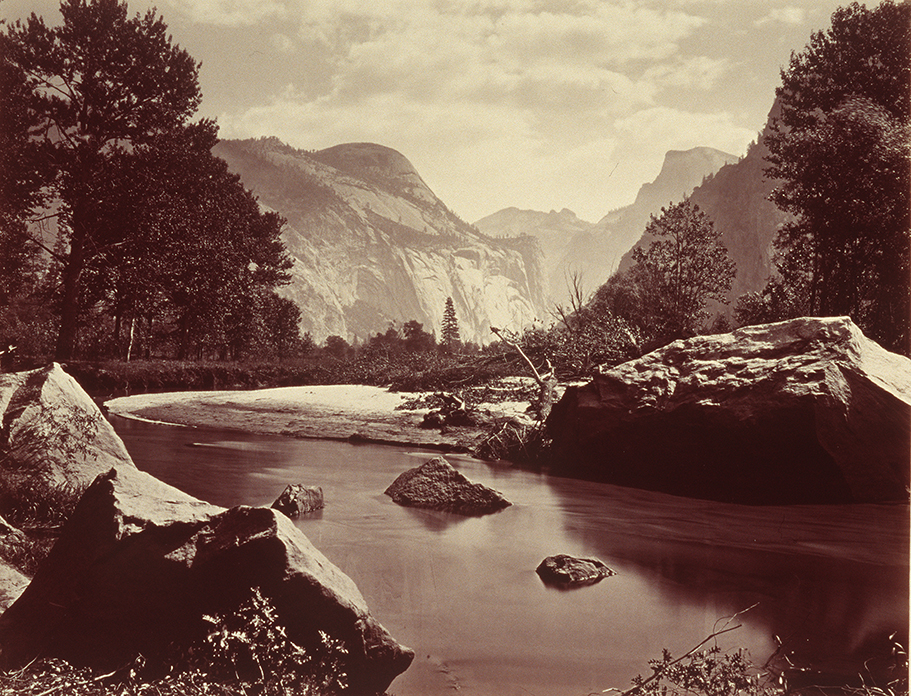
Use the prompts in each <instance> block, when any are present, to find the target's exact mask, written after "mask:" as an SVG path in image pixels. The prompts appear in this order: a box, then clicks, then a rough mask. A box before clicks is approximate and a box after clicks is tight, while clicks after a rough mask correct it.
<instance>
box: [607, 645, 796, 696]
mask: <svg viewBox="0 0 911 696" xmlns="http://www.w3.org/2000/svg"><path fill="white" fill-rule="evenodd" d="M649 665H650V666H651V668H652V671H653V676H655V677H656V678H655V679H654V680H648V679H645V678H643V677H642V676H638V677H636V678H635V679H633V689H631V690H629V691H627V692H625V693H626V694H627V695H628V696H682V695H683V694H703V695H704V696H777V695H778V694H783V693H784V692H785V690H784V687H783V685H782V683H781V682H780V681H779V680H778V679H777V677H776V676H775V675H772V674H769V673H768V672H766V671H764V670H762V669H759V668H757V667H756V666H755V665H753V663H752V661H751V660H750V658H749V655H748V654H747V653H746V651H744V650H743V649H742V648H741V649H737V650H733V651H729V652H724V651H722V650H721V648H720V647H718V646H717V645H712V646H711V647H709V648H708V649H705V650H698V651H695V652H692V651H691V652H689V653H687V654H686V655H684V656H683V659H680V658H678V659H675V658H674V657H673V656H672V655H671V653H670V652H668V651H667V650H664V651H663V654H662V656H661V659H660V660H649Z"/></svg>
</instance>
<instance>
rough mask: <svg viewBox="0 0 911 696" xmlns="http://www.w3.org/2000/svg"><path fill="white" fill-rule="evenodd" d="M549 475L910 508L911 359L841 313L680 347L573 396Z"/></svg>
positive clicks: (746, 498) (758, 498) (559, 419)
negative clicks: (868, 334) (902, 504)
mask: <svg viewBox="0 0 911 696" xmlns="http://www.w3.org/2000/svg"><path fill="white" fill-rule="evenodd" d="M547 427H548V430H549V432H550V434H551V436H552V437H553V441H554V454H555V458H554V462H555V463H554V467H553V468H554V473H558V474H561V473H562V474H570V475H576V476H581V477H585V478H591V479H596V480H602V481H609V482H612V483H617V484H620V485H626V486H634V487H639V488H646V489H650V490H658V491H664V492H668V493H674V494H677V495H686V496H692V497H699V498H708V499H714V500H722V501H728V502H740V503H752V504H786V503H827V502H882V501H894V500H907V498H908V484H909V457H911V435H909V430H911V360H909V359H908V358H905V357H903V356H900V355H896V354H894V353H890V352H888V351H886V350H885V349H883V348H881V347H880V346H879V345H877V344H876V343H874V342H872V341H870V340H869V339H867V338H866V337H865V336H864V335H863V334H862V333H861V332H860V330H859V329H858V328H857V327H856V326H855V325H854V324H853V323H852V322H851V321H850V319H848V318H846V317H833V318H825V319H818V318H799V319H793V320H789V321H785V322H780V323H776V324H768V325H762V326H753V327H746V328H742V329H738V330H737V331H735V332H733V333H730V334H723V335H717V336H700V337H696V338H693V339H689V340H685V341H675V342H674V343H671V344H669V345H667V346H665V347H664V348H661V349H659V350H657V351H654V352H653V353H650V354H648V355H646V356H643V357H642V358H639V359H637V360H632V361H630V362H627V363H624V364H622V365H619V366H617V367H615V368H612V369H609V370H604V371H603V372H601V373H600V374H598V375H596V376H595V378H594V379H593V380H592V381H591V382H589V383H588V384H587V385H585V386H582V387H571V388H568V389H567V390H566V393H565V394H564V396H563V398H562V399H561V401H560V402H559V403H558V404H557V405H556V406H555V407H554V409H553V411H552V413H551V416H550V418H549V419H548V422H547Z"/></svg>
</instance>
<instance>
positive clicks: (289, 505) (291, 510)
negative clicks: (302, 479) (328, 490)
mask: <svg viewBox="0 0 911 696" xmlns="http://www.w3.org/2000/svg"><path fill="white" fill-rule="evenodd" d="M324 507H325V502H324V500H323V489H322V488H320V487H319V486H305V485H303V484H302V483H292V484H290V485H289V486H288V487H287V488H285V490H283V491H282V494H281V495H280V496H278V498H276V500H275V502H274V503H272V509H273V510H278V511H279V512H281V513H283V514H284V515H285V516H286V517H288V518H289V519H292V520H295V519H297V518H298V517H300V516H301V515H305V514H306V513H308V512H313V511H314V510H322V509H323V508H324Z"/></svg>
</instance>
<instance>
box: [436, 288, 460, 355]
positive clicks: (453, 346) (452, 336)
mask: <svg viewBox="0 0 911 696" xmlns="http://www.w3.org/2000/svg"><path fill="white" fill-rule="evenodd" d="M440 342H441V344H442V346H443V347H444V348H445V349H446V350H449V351H454V350H457V349H458V348H459V346H460V345H461V342H462V341H461V339H460V338H459V320H458V319H456V313H455V305H453V303H452V298H451V297H447V298H446V308H445V309H444V310H443V328H442V331H441V333H440Z"/></svg>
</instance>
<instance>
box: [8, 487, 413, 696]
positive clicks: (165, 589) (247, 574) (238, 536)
mask: <svg viewBox="0 0 911 696" xmlns="http://www.w3.org/2000/svg"><path fill="white" fill-rule="evenodd" d="M251 588H259V589H260V591H261V592H262V594H263V595H264V596H265V597H267V598H269V599H270V600H271V601H272V603H273V604H274V606H275V607H276V609H277V611H278V620H279V622H280V623H282V624H283V625H284V626H286V628H287V631H288V635H289V637H290V638H291V639H292V640H294V641H295V642H297V643H299V644H301V645H303V646H304V647H305V648H306V647H307V646H310V645H315V644H316V642H317V641H318V640H319V631H323V632H325V633H326V634H328V635H329V636H330V637H331V638H334V639H336V640H340V641H342V642H343V643H344V645H345V647H346V649H347V651H348V654H347V656H346V658H345V664H344V665H343V667H344V669H345V671H346V672H347V674H348V675H349V684H350V690H351V692H353V693H375V692H382V691H384V690H385V689H386V688H387V687H388V686H389V684H390V682H391V681H392V680H393V679H394V678H395V677H396V676H397V675H398V674H400V673H401V672H403V671H404V670H405V669H406V668H407V667H408V665H409V664H410V663H411V660H412V658H413V653H412V652H411V651H410V650H409V649H407V648H404V647H402V646H401V645H399V644H398V643H397V642H396V641H395V640H393V639H392V637H391V636H390V635H389V634H388V633H387V632H386V631H385V629H383V627H382V626H380V625H379V624H378V623H377V622H376V621H375V620H374V619H373V618H372V617H371V616H370V614H369V613H368V610H367V606H366V604H365V602H364V599H363V597H362V596H361V594H360V592H359V591H358V589H357V587H356V586H355V585H354V582H353V581H352V580H351V579H350V578H348V577H347V576H346V575H344V574H343V573H342V572H341V571H340V570H339V569H338V568H336V567H335V566H334V565H332V563H330V562H329V561H328V560H327V559H326V558H325V557H324V556H323V555H322V554H321V553H320V552H319V551H318V550H316V549H315V548H314V547H313V546H312V545H311V544H310V542H309V541H308V540H307V538H306V537H305V536H304V535H303V533H302V532H300V531H299V530H298V529H297V528H296V527H295V526H294V524H293V523H292V522H291V521H290V520H289V519H288V518H287V517H285V516H284V515H282V514H280V513H279V512H277V511H275V510H272V509H269V508H252V507H237V508H232V509H230V510H224V509H222V508H218V507H215V506H213V505H209V504H208V503H204V502H202V501H199V500H196V499H194V498H192V497H190V496H188V495H186V494H185V493H182V492H181V491H179V490H177V489H175V488H172V487H171V486H168V485H166V484H164V483H162V482H160V481H158V480H157V479H155V478H154V477H152V476H149V475H148V474H145V473H143V472H140V471H138V470H135V469H134V470H132V471H129V470H124V469H120V470H117V469H112V470H111V471H110V472H108V473H106V474H104V475H102V476H100V477H99V478H98V479H97V480H96V481H95V482H94V483H93V484H92V485H91V486H90V487H89V489H88V490H87V491H86V493H85V495H84V496H83V497H82V499H81V501H80V502H79V505H78V506H77V508H76V510H75V512H74V513H73V515H72V516H71V517H70V520H69V522H68V523H67V525H66V527H65V528H64V530H63V533H62V536H61V538H60V540H59V541H58V542H57V544H56V545H55V547H54V548H53V550H52V551H51V553H50V555H49V556H48V558H47V559H46V561H45V562H44V563H43V564H42V566H41V567H40V568H39V570H38V572H37V573H36V575H35V577H34V579H33V580H32V582H31V584H30V585H29V586H28V588H27V589H26V590H25V592H24V593H23V594H22V596H21V597H20V598H19V599H18V600H17V601H16V602H15V603H14V604H13V605H12V606H11V607H10V608H9V609H8V610H7V611H6V612H5V613H4V614H3V615H2V616H0V666H2V667H4V668H10V667H15V666H19V665H22V664H25V663H27V662H28V661H29V660H31V659H33V658H34V657H35V656H37V655H44V656H55V657H61V658H63V659H66V660H69V661H71V662H72V663H74V664H77V665H88V666H92V667H94V668H98V669H113V668H116V667H120V666H122V665H124V664H126V663H128V662H129V661H130V660H131V659H133V658H134V657H135V656H136V655H138V654H141V655H143V656H144V657H145V658H146V659H147V660H148V661H149V662H150V663H151V664H155V663H156V660H160V659H161V658H162V657H163V656H164V655H165V653H166V650H167V648H168V645H169V644H171V643H172V642H176V643H180V642H181V641H185V640H186V639H187V637H188V636H193V635H197V634H198V632H199V631H200V630H201V627H202V625H203V622H202V618H201V617H202V615H203V614H209V615H211V614H217V613H225V612H229V611H231V610H232V609H234V608H236V607H237V606H238V605H239V604H240V603H241V602H242V601H243V600H244V599H245V598H247V597H248V596H249V593H250V591H251Z"/></svg>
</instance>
